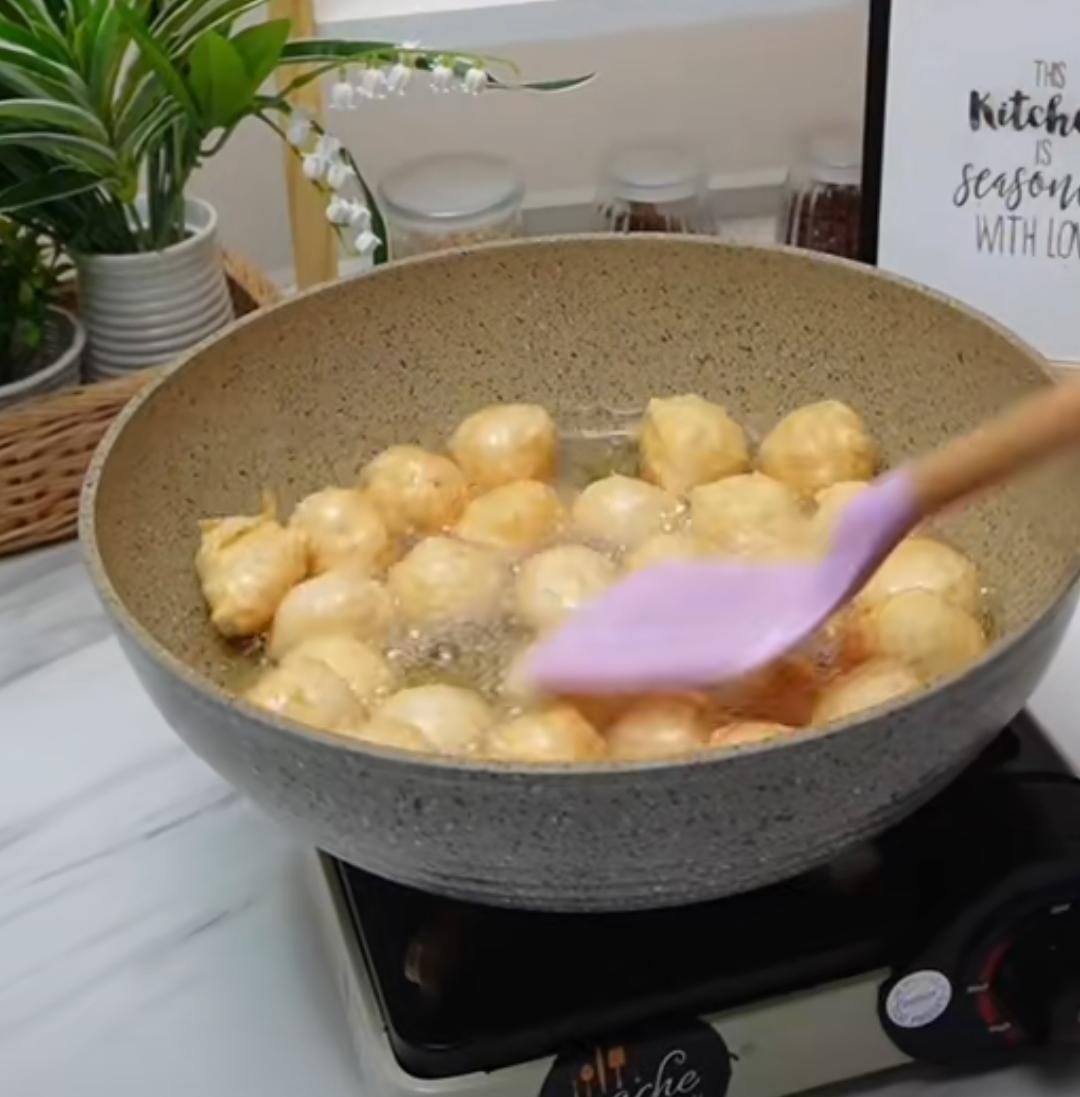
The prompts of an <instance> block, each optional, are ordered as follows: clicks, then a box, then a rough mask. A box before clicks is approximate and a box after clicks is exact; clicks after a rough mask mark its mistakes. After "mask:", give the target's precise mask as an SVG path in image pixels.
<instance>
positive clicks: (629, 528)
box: [571, 474, 683, 548]
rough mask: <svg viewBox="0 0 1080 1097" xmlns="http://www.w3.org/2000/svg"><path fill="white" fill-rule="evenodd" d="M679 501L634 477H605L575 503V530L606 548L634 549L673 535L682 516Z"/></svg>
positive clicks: (591, 486)
mask: <svg viewBox="0 0 1080 1097" xmlns="http://www.w3.org/2000/svg"><path fill="white" fill-rule="evenodd" d="M682 509H683V508H682V506H681V504H680V503H679V500H678V499H676V498H675V496H674V495H671V494H670V493H669V492H666V491H664V490H663V488H658V487H657V486H656V485H655V484H647V483H646V482H645V481H644V480H637V479H635V478H634V477H632V476H619V475H617V474H616V475H614V476H605V477H604V478H603V479H602V480H596V481H594V482H593V483H591V484H590V485H589V486H588V487H587V488H586V489H585V490H584V491H583V492H582V493H581V494H580V495H579V496H578V497H577V499H575V500H574V505H573V508H572V510H571V514H572V517H573V522H574V528H575V529H576V530H577V532H578V533H579V534H580V535H581V536H582V537H584V538H586V539H588V540H590V541H597V542H600V543H602V544H608V545H617V546H620V547H622V548H634V547H636V546H637V545H640V544H641V543H642V541H645V540H647V539H648V538H650V537H652V536H653V535H654V534H657V533H669V532H671V531H672V530H673V529H674V528H675V525H676V524H677V522H678V520H679V517H680V515H681V513H682Z"/></svg>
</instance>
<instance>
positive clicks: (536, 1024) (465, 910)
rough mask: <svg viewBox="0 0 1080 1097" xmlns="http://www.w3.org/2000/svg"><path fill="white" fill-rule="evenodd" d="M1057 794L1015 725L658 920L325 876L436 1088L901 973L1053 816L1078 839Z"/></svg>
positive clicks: (415, 1069)
mask: <svg viewBox="0 0 1080 1097" xmlns="http://www.w3.org/2000/svg"><path fill="white" fill-rule="evenodd" d="M1073 784H1074V782H1073V780H1072V778H1071V776H1070V775H1069V774H1068V771H1067V768H1066V766H1065V764H1064V763H1063V762H1062V760H1061V758H1060V757H1059V756H1058V754H1057V753H1056V752H1055V751H1054V749H1053V748H1052V747H1051V746H1050V744H1049V743H1048V741H1047V740H1046V739H1045V738H1044V737H1043V736H1042V734H1041V732H1040V731H1039V730H1038V728H1037V727H1036V725H1035V724H1034V723H1033V721H1032V720H1031V719H1030V718H1029V717H1027V716H1026V715H1023V716H1021V717H1019V718H1018V719H1017V721H1016V722H1014V724H1013V725H1012V726H1011V727H1010V728H1009V729H1008V730H1006V731H1005V732H1003V733H1002V735H1001V736H1000V737H999V738H998V739H997V740H995V742H994V743H993V745H992V746H991V747H990V748H989V749H988V750H987V751H986V752H985V753H984V754H983V755H982V756H981V757H980V758H979V759H978V761H976V762H975V763H974V764H973V765H972V766H971V767H970V768H969V769H968V770H967V771H966V772H965V773H964V775H963V776H962V777H960V778H959V779H958V780H957V781H956V782H955V783H954V784H953V785H952V786H950V787H949V788H948V789H947V790H946V791H945V792H944V793H942V794H941V795H940V796H939V797H937V799H935V800H934V801H933V802H932V803H930V804H929V805H927V806H926V807H924V808H923V809H921V810H920V811H919V812H917V813H916V814H915V815H914V816H912V817H911V818H909V819H908V820H906V821H905V822H904V823H902V824H900V825H899V826H898V827H896V828H894V829H893V830H892V831H890V832H888V833H887V834H885V835H884V836H882V837H881V838H880V839H878V840H877V841H875V842H874V843H872V844H868V845H866V846H863V847H860V848H858V849H856V850H854V851H852V852H849V853H848V854H846V855H844V856H843V857H841V858H839V859H838V860H837V861H835V862H834V863H833V864H831V865H829V866H827V867H825V868H822V869H819V870H816V871H814V872H812V873H809V874H807V875H805V876H801V877H798V878H796V879H793V880H789V881H786V882H784V883H782V884H778V885H774V886H772V887H769V888H765V889H762V890H760V891H756V892H752V893H750V894H746V895H741V896H735V897H732V898H728V899H722V900H718V901H716V902H712V903H706V904H701V905H698V906H693V907H684V908H679V909H673V910H661V911H647V912H635V913H627V914H586V915H582V914H547V913H539V912H530V911H513V910H501V909H494V908H485V907H479V906H475V905H471V904H467V903H462V902H456V901H453V900H449V899H444V898H441V897H438V896H433V895H429V894H426V893H423V892H419V891H415V890H411V889H409V888H405V887H401V886H399V885H396V884H393V883H389V882H387V881H385V880H382V879H378V878H376V877H374V876H371V875H369V874H367V873H364V872H362V871H360V870H358V869H355V868H353V867H351V866H348V865H343V864H340V863H337V871H338V873H339V877H340V882H341V885H342V889H343V893H344V895H345V898H346V905H347V907H348V909H349V911H350V913H351V916H352V919H353V923H354V929H355V931H356V934H357V936H358V938H359V940H360V942H361V946H362V949H363V953H364V955H365V958H366V961H367V964H368V968H369V971H370V973H371V976H372V982H373V984H374V986H375V990H376V993H377V996H378V998H379V1001H380V1005H381V1008H382V1012H383V1014H384V1018H385V1020H386V1025H387V1031H388V1034H389V1036H390V1040H391V1043H392V1045H393V1047H394V1051H395V1054H396V1055H397V1057H398V1059H399V1061H400V1062H401V1064H402V1065H403V1066H404V1067H405V1068H406V1069H407V1070H408V1071H409V1072H410V1073H412V1074H414V1075H417V1076H420V1077H446V1076H450V1075H455V1074H461V1073H466V1072H469V1071H473V1070H492V1069H495V1068H497V1067H500V1066H504V1065H508V1064H511V1063H515V1062H521V1061H524V1060H528V1059H532V1058H536V1057H539V1056H541V1055H545V1054H549V1053H552V1052H554V1051H556V1050H558V1049H559V1048H560V1047H562V1046H563V1045H565V1044H566V1043H567V1042H568V1041H572V1040H575V1039H582V1038H586V1037H589V1036H596V1035H600V1034H602V1033H605V1032H611V1031H613V1030H628V1029H629V1030H632V1029H633V1027H634V1026H635V1025H639V1024H642V1023H644V1022H646V1021H650V1022H651V1021H653V1020H654V1019H656V1018H663V1017H674V1016H687V1015H690V1016H692V1015H702V1014H705V1013H711V1012H715V1011H718V1010H723V1009H728V1008H731V1007H734V1006H736V1005H739V1004H740V1003H744V1002H749V1001H753V1000H756V999H760V998H763V997H771V996H774V995H779V994H785V993H791V992H795V991H798V990H800V989H804V988H810V987H813V986H816V985H819V984H821V983H823V982H831V981H834V980H837V979H841V978H845V977H847V976H853V975H856V974H859V973H862V972H867V971H872V970H875V969H877V968H882V967H888V966H890V965H892V964H894V963H896V962H899V961H901V960H902V959H903V957H902V955H901V954H902V953H903V951H904V950H905V949H910V948H913V947H917V946H918V944H920V943H921V939H920V929H921V927H923V926H927V927H929V926H930V925H932V924H934V923H935V921H936V920H938V919H939V918H940V917H941V912H942V910H943V909H945V908H947V907H948V906H949V904H950V903H954V902H955V901H956V898H957V896H959V895H961V894H963V893H970V892H971V889H972V888H973V887H977V886H979V884H980V881H986V880H993V879H994V878H996V877H998V876H1000V875H1001V874H1002V873H1004V872H1006V871H1008V869H1009V867H1010V866H1014V865H1018V864H1023V863H1026V862H1028V861H1032V860H1035V859H1038V858H1040V857H1043V856H1045V855H1046V853H1047V849H1046V847H1047V846H1048V844H1052V843H1053V842H1055V841H1058V840H1059V837H1058V836H1059V835H1060V833H1061V831H1062V827H1061V825H1060V820H1059V819H1058V816H1060V815H1061V814H1062V812H1065V813H1066V814H1067V815H1069V818H1070V823H1069V826H1068V827H1066V828H1065V829H1066V830H1067V831H1069V833H1070V834H1071V833H1073V832H1075V834H1076V836H1077V837H1080V811H1077V805H1080V799H1078V798H1077V797H1075V795H1074V796H1072V797H1071V798H1069V799H1068V802H1067V804H1064V801H1062V800H1061V798H1060V797H1059V796H1057V795H1055V789H1063V790H1066V791H1068V792H1070V793H1072V792H1073V791H1074V789H1073ZM1063 805H1064V806H1063ZM1073 814H1076V815H1077V816H1078V817H1077V818H1076V820H1075V826H1073V824H1072V815H1073Z"/></svg>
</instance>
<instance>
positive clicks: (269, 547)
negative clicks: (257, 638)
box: [195, 502, 308, 637]
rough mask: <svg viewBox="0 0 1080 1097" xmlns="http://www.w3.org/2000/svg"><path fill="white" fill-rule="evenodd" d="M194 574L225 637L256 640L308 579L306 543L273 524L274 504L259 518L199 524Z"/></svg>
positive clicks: (300, 534)
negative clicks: (298, 585)
mask: <svg viewBox="0 0 1080 1097" xmlns="http://www.w3.org/2000/svg"><path fill="white" fill-rule="evenodd" d="M200 526H201V528H202V539H201V541H200V543H199V550H198V552H197V553H196V554H195V571H196V573H197V574H198V576H199V582H200V584H201V586H202V592H203V597H204V598H205V599H206V602H207V604H208V605H209V607H210V620H211V621H212V622H213V624H214V627H215V628H216V629H217V630H218V632H220V633H221V634H222V636H229V637H234V636H254V635H255V634H256V633H258V632H262V631H263V629H265V628H266V627H267V625H269V624H270V622H271V621H272V620H273V618H274V612H275V611H276V610H277V608H278V606H279V604H280V603H281V600H282V598H284V597H285V595H286V594H287V593H288V591H289V589H290V588H291V587H293V586H294V585H295V584H296V583H299V582H300V580H301V579H303V578H304V576H305V575H307V570H308V546H307V540H306V538H305V537H304V535H303V534H302V533H300V532H299V531H298V530H293V529H285V528H283V527H282V526H281V524H280V523H279V522H278V521H277V520H276V519H275V518H274V513H273V505H272V503H269V502H268V504H267V506H266V508H264V511H263V513H262V514H260V515H257V516H243V515H237V516H234V517H231V518H216V519H210V520H208V521H205V522H201V523H200Z"/></svg>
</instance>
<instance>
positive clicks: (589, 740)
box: [485, 705, 606, 762]
mask: <svg viewBox="0 0 1080 1097" xmlns="http://www.w3.org/2000/svg"><path fill="white" fill-rule="evenodd" d="M605 749H606V747H605V743H604V740H603V737H602V736H600V735H599V734H598V733H597V732H596V731H595V730H594V729H593V727H592V725H591V724H590V723H589V721H588V720H586V719H585V717H584V716H582V715H581V713H580V712H578V711H577V710H576V709H574V708H572V707H571V706H570V705H553V706H552V707H551V708H547V709H544V710H542V711H540V712H527V713H525V714H524V715H523V716H518V717H516V718H515V719H512V720H508V721H506V722H505V723H502V724H498V725H496V726H495V728H493V729H492V731H491V732H490V733H489V734H488V740H487V746H486V750H485V753H487V754H488V755H489V756H490V757H492V758H497V759H500V760H501V761H506V762H592V761H596V760H597V759H599V758H602V757H603V756H604V752H605Z"/></svg>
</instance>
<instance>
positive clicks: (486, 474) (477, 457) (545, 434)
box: [450, 404, 557, 488]
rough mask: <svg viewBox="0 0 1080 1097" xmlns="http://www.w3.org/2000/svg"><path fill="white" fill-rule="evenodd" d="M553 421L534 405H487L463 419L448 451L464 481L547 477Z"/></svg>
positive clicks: (482, 484) (489, 484)
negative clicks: (462, 474)
mask: <svg viewBox="0 0 1080 1097" xmlns="http://www.w3.org/2000/svg"><path fill="white" fill-rule="evenodd" d="M556 446H557V436H556V430H555V423H554V422H553V421H552V418H551V416H550V415H548V413H547V412H546V411H545V410H544V409H543V408H542V407H540V405H539V404H493V405H492V406H491V407H487V408H481V410H480V411H477V412H474V413H473V414H472V415H470V416H469V417H468V418H467V419H465V420H463V421H462V422H461V424H460V425H459V426H458V428H457V430H455V431H454V435H453V437H452V438H451V439H450V452H451V453H452V454H453V456H454V460H455V461H457V463H458V464H459V465H460V466H461V468H462V470H463V471H464V473H465V475H466V476H467V477H468V479H469V481H470V483H473V484H475V485H476V486H477V487H479V488H494V487H498V486H499V485H500V484H508V483H510V482H511V481H513V480H550V479H551V477H552V474H553V473H554V471H555V453H556Z"/></svg>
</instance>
